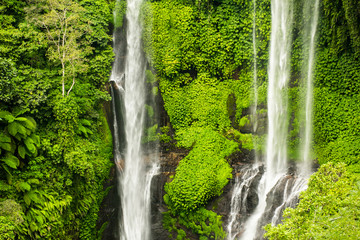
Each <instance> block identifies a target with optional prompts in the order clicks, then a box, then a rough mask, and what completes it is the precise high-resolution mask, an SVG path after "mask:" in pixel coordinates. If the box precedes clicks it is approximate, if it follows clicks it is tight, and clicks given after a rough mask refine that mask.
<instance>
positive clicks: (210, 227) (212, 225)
mask: <svg viewBox="0 0 360 240" xmlns="http://www.w3.org/2000/svg"><path fill="white" fill-rule="evenodd" d="M163 217H164V220H163V222H164V224H163V225H164V228H165V229H167V230H168V231H169V232H170V233H171V232H176V233H177V237H176V239H179V240H182V239H187V238H186V232H185V231H184V230H183V229H178V228H177V224H181V225H183V226H185V227H186V228H188V229H191V230H192V232H193V233H195V234H197V235H198V236H199V239H225V237H226V234H225V232H224V230H223V228H222V221H221V216H220V215H217V214H216V213H214V212H212V211H209V210H206V209H205V208H203V207H202V208H199V209H198V210H197V211H195V212H191V213H189V214H188V215H185V214H180V215H179V216H178V217H173V216H172V215H171V213H170V212H165V213H164V214H163Z"/></svg>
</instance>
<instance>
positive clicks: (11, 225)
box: [0, 199, 24, 240]
mask: <svg viewBox="0 0 360 240" xmlns="http://www.w3.org/2000/svg"><path fill="white" fill-rule="evenodd" d="M23 222H24V216H23V212H22V209H21V206H20V205H19V204H18V203H17V202H15V201H14V200H12V199H7V200H5V201H2V202H0V239H1V240H8V239H15V236H16V234H15V230H16V227H17V226H18V225H19V224H21V223H23Z"/></svg>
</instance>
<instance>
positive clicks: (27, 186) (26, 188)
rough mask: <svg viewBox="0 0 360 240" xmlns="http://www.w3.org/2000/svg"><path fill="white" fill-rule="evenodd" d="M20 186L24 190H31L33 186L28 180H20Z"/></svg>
mask: <svg viewBox="0 0 360 240" xmlns="http://www.w3.org/2000/svg"><path fill="white" fill-rule="evenodd" d="M19 188H20V190H21V191H23V192H25V191H30V190H31V186H30V185H29V184H28V183H27V182H20V183H19Z"/></svg>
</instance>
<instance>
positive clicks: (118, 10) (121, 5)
mask: <svg viewBox="0 0 360 240" xmlns="http://www.w3.org/2000/svg"><path fill="white" fill-rule="evenodd" d="M114 12H115V14H114V15H115V16H114V27H115V28H119V27H122V26H123V22H124V17H125V13H126V1H116V3H115V8H114Z"/></svg>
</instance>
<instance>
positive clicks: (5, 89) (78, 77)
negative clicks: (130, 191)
mask: <svg viewBox="0 0 360 240" xmlns="http://www.w3.org/2000/svg"><path fill="white" fill-rule="evenodd" d="M112 5H113V3H112V2H109V1H105V0H97V1H93V0H91V1H89V0H81V1H72V0H64V1H55V0H48V1H45V0H31V1H20V0H2V1H1V6H0V19H1V20H0V25H1V27H0V29H1V30H0V135H1V137H0V149H1V150H0V154H1V155H0V239H14V238H15V237H16V239H77V238H81V239H94V238H96V236H97V235H99V236H100V233H99V234H98V233H97V232H96V228H95V226H96V220H97V212H98V210H99V205H100V203H101V201H102V199H103V196H104V194H105V192H104V189H103V182H104V180H105V179H106V178H107V177H108V175H109V170H110V168H111V166H112V162H111V161H110V160H111V156H112V139H111V134H110V132H109V129H108V125H107V122H106V119H105V115H104V112H103V107H102V104H103V102H104V101H106V100H109V99H110V97H109V95H108V93H107V92H106V91H105V88H104V86H105V82H107V81H108V77H109V69H110V68H111V62H112V57H113V53H112V48H111V29H110V28H109V23H111V22H112V9H113V7H112ZM65 12H66V14H64V13H65ZM59 15H61V16H63V18H62V19H58V16H59Z"/></svg>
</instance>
